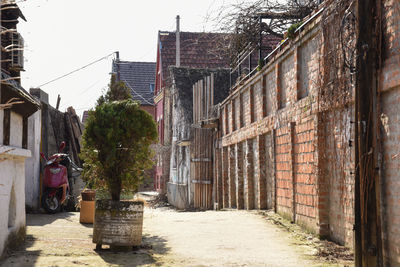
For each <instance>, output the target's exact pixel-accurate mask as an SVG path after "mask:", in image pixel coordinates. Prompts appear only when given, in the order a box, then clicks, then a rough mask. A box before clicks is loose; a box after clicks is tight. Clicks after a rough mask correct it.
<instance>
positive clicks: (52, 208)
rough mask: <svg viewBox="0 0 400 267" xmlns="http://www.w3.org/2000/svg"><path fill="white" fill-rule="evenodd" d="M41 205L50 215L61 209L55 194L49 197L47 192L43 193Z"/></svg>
mask: <svg viewBox="0 0 400 267" xmlns="http://www.w3.org/2000/svg"><path fill="white" fill-rule="evenodd" d="M42 205H43V208H44V209H45V210H46V212H47V213H51V214H54V213H56V212H58V211H59V210H60V207H61V205H60V201H59V199H58V198H57V194H54V195H53V196H50V195H49V192H48V191H45V192H44V194H43V196H42Z"/></svg>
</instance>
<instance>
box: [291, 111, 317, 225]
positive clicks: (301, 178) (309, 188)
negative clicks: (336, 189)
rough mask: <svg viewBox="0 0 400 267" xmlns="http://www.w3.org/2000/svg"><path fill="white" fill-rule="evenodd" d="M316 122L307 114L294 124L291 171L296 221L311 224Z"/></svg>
mask: <svg viewBox="0 0 400 267" xmlns="http://www.w3.org/2000/svg"><path fill="white" fill-rule="evenodd" d="M316 135H317V131H316V123H315V118H314V117H312V116H309V117H307V118H305V120H303V121H299V122H297V123H296V125H294V134H293V137H294V140H293V165H294V166H293V172H294V184H295V189H294V190H295V202H296V207H295V211H296V214H295V216H296V221H299V222H305V223H306V225H312V223H313V222H314V221H315V219H316V207H317V194H318V193H317V187H316V181H317V177H316V167H317V166H316V162H315V158H316V156H317V153H316V139H315V136H316Z"/></svg>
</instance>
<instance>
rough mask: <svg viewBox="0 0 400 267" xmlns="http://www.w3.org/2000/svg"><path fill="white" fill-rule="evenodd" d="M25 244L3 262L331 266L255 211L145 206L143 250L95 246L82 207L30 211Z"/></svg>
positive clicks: (117, 264) (22, 263) (42, 263)
mask: <svg viewBox="0 0 400 267" xmlns="http://www.w3.org/2000/svg"><path fill="white" fill-rule="evenodd" d="M27 225H28V226H27V241H26V245H25V247H24V248H21V249H19V250H17V251H13V252H11V255H10V257H9V258H7V259H6V260H5V261H3V262H2V266H330V265H329V264H328V263H324V262H321V261H317V260H315V258H314V257H312V256H311V255H312V254H314V253H315V249H314V250H313V249H312V248H311V247H309V246H307V245H304V244H301V243H299V242H298V240H295V239H293V237H292V236H291V235H290V234H289V233H288V232H286V231H284V230H283V229H281V228H279V227H277V226H276V225H274V224H272V223H271V222H269V221H267V220H266V219H265V218H264V217H262V216H261V215H259V214H258V213H256V212H247V211H218V212H216V211H206V212H177V211H175V210H172V209H168V208H157V209H151V208H146V209H145V219H144V229H143V235H144V239H143V244H144V248H142V249H140V250H138V251H128V252H112V251H109V250H102V251H100V252H96V251H94V248H95V245H94V244H92V242H91V236H92V226H91V225H82V224H80V223H79V213H59V214H56V215H44V214H34V215H27Z"/></svg>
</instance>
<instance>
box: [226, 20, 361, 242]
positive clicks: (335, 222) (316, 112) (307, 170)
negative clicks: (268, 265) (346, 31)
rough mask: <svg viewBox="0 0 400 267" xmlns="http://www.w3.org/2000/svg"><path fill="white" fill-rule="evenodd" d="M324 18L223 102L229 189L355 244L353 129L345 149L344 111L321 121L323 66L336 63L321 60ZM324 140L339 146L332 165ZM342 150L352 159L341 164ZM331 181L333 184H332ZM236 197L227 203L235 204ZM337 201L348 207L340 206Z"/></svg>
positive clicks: (248, 203) (247, 204)
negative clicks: (339, 182)
mask: <svg viewBox="0 0 400 267" xmlns="http://www.w3.org/2000/svg"><path fill="white" fill-rule="evenodd" d="M319 21H320V20H319V18H318V17H317V18H316V19H315V21H314V22H312V23H310V24H309V25H307V26H306V27H305V29H304V30H303V31H302V33H301V34H300V36H299V37H297V38H296V39H295V40H293V41H291V42H290V43H289V44H288V45H286V46H284V47H283V48H281V51H280V52H279V53H278V54H277V55H275V56H274V57H272V58H271V59H270V60H269V62H268V64H267V65H266V66H265V67H264V68H263V70H262V71H260V72H258V73H257V74H256V75H254V76H253V77H252V78H250V79H249V80H248V81H246V82H245V83H244V84H243V85H242V86H240V87H239V88H236V89H235V91H233V92H232V94H231V95H230V96H229V97H228V98H227V99H226V100H225V101H224V102H223V103H222V107H221V108H222V110H223V112H221V121H222V122H223V135H222V140H221V141H222V146H223V154H228V155H227V156H226V157H225V158H226V159H229V160H225V164H227V165H229V168H227V169H228V170H229V171H227V172H225V173H224V174H223V177H222V179H223V184H226V185H229V186H228V187H227V188H226V189H227V191H228V192H224V194H225V195H227V196H230V199H233V194H232V192H231V190H235V191H234V192H235V194H234V198H235V199H234V200H235V201H236V202H235V203H236V204H237V206H236V208H239V209H241V208H246V209H253V208H256V209H265V208H274V209H275V211H277V212H278V213H280V214H281V215H284V216H286V217H287V218H289V219H291V220H293V221H295V222H296V223H299V224H301V225H303V226H304V227H306V228H307V229H309V230H311V231H313V232H316V233H318V234H320V235H323V236H330V237H332V238H333V239H335V240H337V241H339V242H342V243H344V244H347V245H351V243H352V237H351V233H352V232H351V229H352V228H351V226H352V223H353V222H354V219H353V210H352V207H353V206H352V205H349V206H346V207H345V208H344V207H343V205H346V204H347V203H350V202H351V204H352V202H353V192H354V184H353V183H352V182H351V176H350V169H349V168H351V166H352V165H351V164H352V163H353V162H354V159H351V158H349V157H348V156H349V153H351V150H350V149H349V148H348V147H345V146H346V144H348V140H347V139H348V138H350V137H349V136H348V134H351V130H349V129H350V126H349V125H350V123H347V122H346V124H344V127H345V128H346V127H347V128H348V129H347V128H346V129H345V130H346V131H347V132H346V134H345V135H344V136H341V140H347V141H346V142H347V143H346V142H345V141H343V142H342V143H341V144H340V147H339V148H338V147H337V142H336V141H337V140H336V139H335V137H336V134H335V129H336V128H337V126H338V125H337V124H340V123H342V122H343V119H344V117H343V116H342V117H339V118H338V119H337V120H336V121H334V122H330V121H327V122H325V121H324V120H321V119H320V118H321V117H322V116H323V113H324V112H325V109H326V106H325V107H324V109H321V106H320V103H319V102H318V101H319V95H320V93H321V91H324V89H322V88H321V86H322V85H323V82H322V81H323V75H324V71H323V66H324V64H330V63H329V62H325V61H324V59H323V58H322V57H323V55H324V51H323V49H324V46H323V44H322V42H323V40H324V39H323V35H324V33H323V31H322V29H321V28H320V27H319ZM232 103H234V104H233V105H232ZM349 109H350V107H349ZM242 113H243V114H242ZM241 114H242V115H241ZM332 114H334V113H332ZM346 114H347V113H346ZM347 115H348V116H350V115H351V114H347ZM348 116H347V117H346V116H345V118H346V120H347V118H348ZM232 118H235V120H232ZM241 119H242V122H243V123H241ZM233 123H235V124H236V125H235V127H234V125H232V124H233ZM335 127H336V128H335ZM341 130H342V129H341ZM325 146H326V147H327V148H328V151H327V152H326V155H328V154H329V153H330V152H332V151H333V150H332V149H333V148H334V147H335V148H336V151H333V152H332V153H331V156H332V157H333V158H331V159H330V161H331V162H330V165H329V164H327V162H328V161H324V160H322V159H323V158H324V156H326V155H325V154H324V151H325ZM338 149H339V150H340V151H339V150H338ZM227 150H230V152H228V151H227ZM342 150H343V151H342ZM232 152H234V153H232ZM337 153H339V155H341V157H343V158H346V160H347V161H348V162H347V161H346V164H347V165H343V164H342V163H343V162H340V161H339V162H337V163H336V162H335V159H336V158H335V157H337ZM232 157H233V158H232ZM223 158H224V156H223ZM332 162H333V163H334V164H339V165H340V167H341V170H343V172H341V173H339V172H338V173H337V174H335V173H333V174H331V173H329V172H327V170H329V169H330V168H333V167H334V166H333V165H334V164H333V163H332ZM341 164H342V165H341ZM343 166H344V167H343ZM335 167H336V169H339V168H337V166H335ZM353 167H354V166H353ZM345 172H346V175H344V173H345ZM232 179H234V180H235V184H234V185H232ZM338 179H342V180H343V179H344V180H345V181H346V182H345V183H344V184H343V186H339V185H336V181H337V180H338ZM331 183H332V184H334V186H332V187H330V186H331ZM242 198H243V200H242ZM225 202H226V201H225ZM225 202H224V203H225ZM232 203H233V202H232V201H231V202H229V205H228V206H229V207H230V208H235V206H234V205H232ZM337 203H342V204H343V205H342V206H339V207H337V206H336V204H337ZM227 204H228V203H225V204H224V207H226V205H227ZM339 213H340V216H338V214H339ZM342 226H343V227H344V230H343V229H342ZM339 228H340V229H339Z"/></svg>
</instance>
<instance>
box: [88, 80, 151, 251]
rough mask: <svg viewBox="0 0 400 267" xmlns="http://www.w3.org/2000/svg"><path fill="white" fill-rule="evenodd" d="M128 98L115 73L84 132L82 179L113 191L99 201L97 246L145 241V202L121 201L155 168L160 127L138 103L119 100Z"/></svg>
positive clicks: (135, 189)
mask: <svg viewBox="0 0 400 267" xmlns="http://www.w3.org/2000/svg"><path fill="white" fill-rule="evenodd" d="M118 90H119V91H118ZM128 97H129V98H130V94H129V91H128V90H127V89H126V87H125V85H124V84H123V83H121V82H116V81H115V77H114V76H113V77H112V79H111V83H110V88H109V90H108V92H107V94H106V95H105V96H102V97H100V99H99V100H98V104H97V105H96V107H95V109H94V110H92V111H90V112H89V118H88V120H87V124H86V126H85V132H84V134H83V149H82V153H81V155H82V158H83V159H84V161H85V163H84V179H85V180H86V181H87V182H89V183H90V184H91V185H92V186H93V187H95V188H96V187H97V188H105V189H107V190H108V192H109V194H110V196H111V199H100V200H99V199H98V200H96V206H95V209H96V210H95V219H94V225H93V242H94V243H95V244H96V248H97V249H99V248H101V245H103V244H107V245H110V246H113V247H119V246H138V245H140V244H141V240H142V223H143V202H142V201H130V200H129V201H128V200H123V201H121V192H122V190H123V189H124V190H130V191H131V192H136V191H137V188H138V186H139V185H140V182H141V180H142V179H143V176H144V173H145V170H146V169H149V168H151V167H152V164H153V163H152V161H151V158H152V151H151V149H150V145H151V144H152V143H154V142H155V141H156V139H157V128H156V124H155V122H154V120H153V118H152V117H151V115H150V114H149V113H147V112H146V111H143V110H141V109H140V105H139V103H137V102H134V101H132V100H131V99H126V100H121V99H125V98H128ZM114 100H117V101H114Z"/></svg>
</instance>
